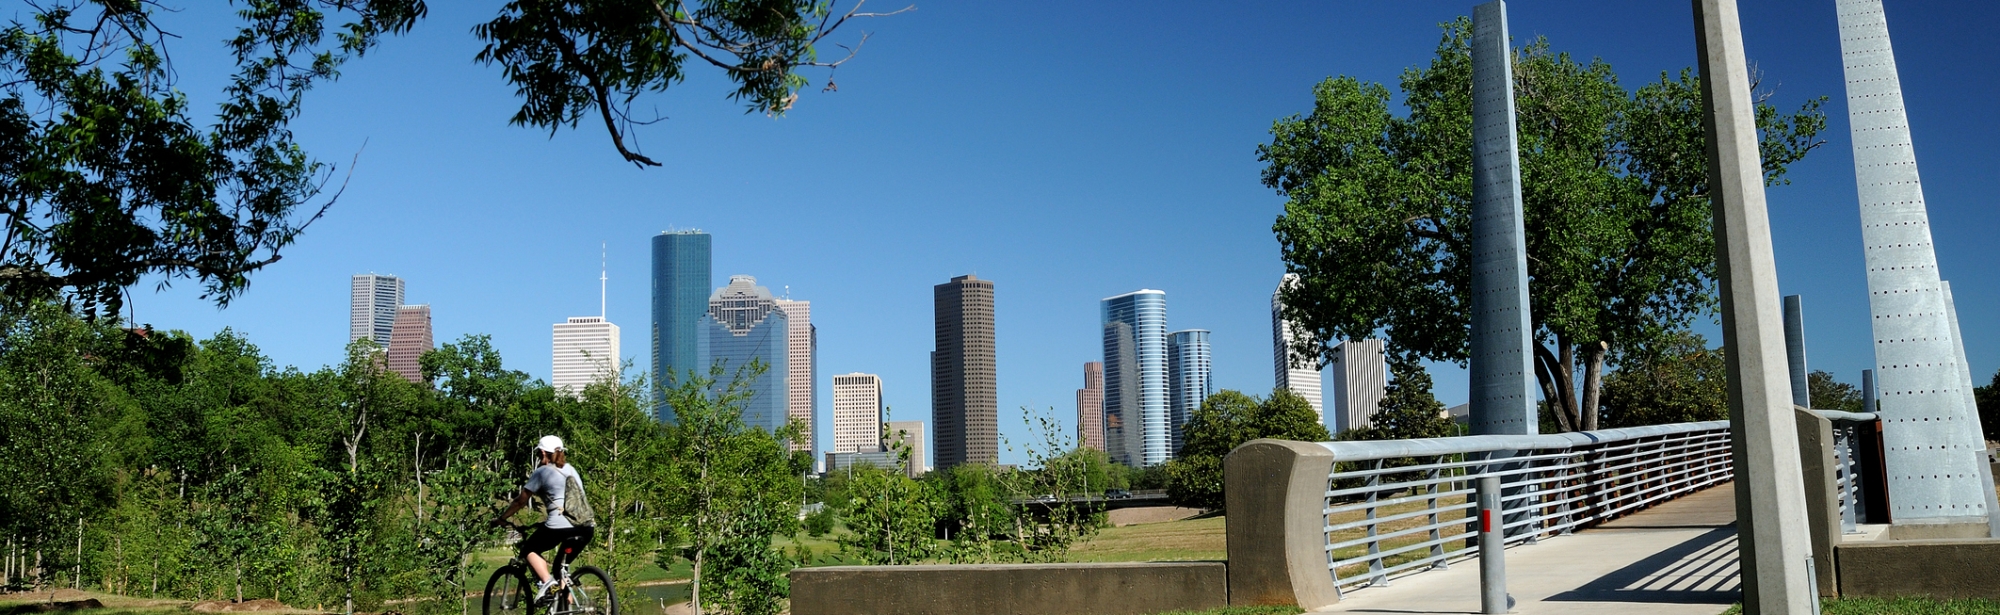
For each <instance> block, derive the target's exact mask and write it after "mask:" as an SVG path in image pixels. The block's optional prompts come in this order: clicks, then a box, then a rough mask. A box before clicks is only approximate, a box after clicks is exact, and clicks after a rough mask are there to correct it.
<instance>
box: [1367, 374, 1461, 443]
mask: <svg viewBox="0 0 2000 615" xmlns="http://www.w3.org/2000/svg"><path fill="white" fill-rule="evenodd" d="M1389 373H1390V375H1391V376H1393V377H1394V378H1395V379H1394V380H1392V381H1390V382H1389V386H1388V388H1387V389H1386V390H1384V391H1383V395H1382V402H1381V404H1380V405H1378V406H1377V410H1376V411H1375V414H1374V415H1372V416H1370V417H1369V423H1370V425H1369V426H1367V427H1361V428H1357V429H1350V430H1347V431H1344V432H1341V433H1340V434H1339V437H1340V439H1342V440H1409V439H1414V438H1443V437H1446V436H1450V435H1452V427H1453V424H1452V421H1451V417H1449V416H1446V415H1445V410H1444V404H1442V403H1438V400H1437V397H1436V396H1433V395H1432V394H1431V374H1430V372H1429V371H1427V370H1425V369H1424V366H1423V365H1420V364H1417V363H1413V362H1408V361H1395V362H1392V363H1390V364H1389Z"/></svg>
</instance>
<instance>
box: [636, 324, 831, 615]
mask: <svg viewBox="0 0 2000 615" xmlns="http://www.w3.org/2000/svg"><path fill="white" fill-rule="evenodd" d="M763 370H764V366H763V365H762V364H760V363H754V362H753V363H752V364H750V365H747V366H744V367H742V368H739V369H737V370H735V372H733V373H730V372H725V371H724V369H723V367H722V365H720V364H717V365H715V366H714V367H712V368H710V370H709V372H708V374H707V375H700V374H690V375H689V377H688V378H686V379H685V380H684V381H681V382H680V383H679V384H678V385H677V386H675V387H673V388H664V389H661V390H660V393H661V395H662V396H663V397H664V399H665V401H666V403H667V405H668V406H670V407H672V408H673V409H674V415H675V422H674V423H673V424H671V425H668V426H667V427H666V428H665V429H664V431H663V438H662V441H661V448H660V452H661V455H662V457H661V458H662V459H667V460H672V463H669V464H665V468H664V470H665V471H664V472H662V473H661V474H660V476H659V478H658V483H657V487H656V489H655V493H656V494H657V495H656V496H655V502H656V505H657V506H658V507H659V510H660V512H662V513H664V514H665V515H666V516H668V517H670V518H675V519H679V520H680V523H679V524H678V526H677V527H676V528H674V530H675V534H676V535H675V536H674V538H675V540H673V541H672V542H675V543H677V544H680V545H681V546H680V548H679V549H677V550H662V551H660V552H659V553H658V555H656V559H655V561H656V563H658V564H659V565H660V567H662V568H665V567H668V566H670V565H672V564H673V561H674V559H675V558H680V559H685V560H687V561H688V562H690V563H692V564H693V565H694V580H693V582H692V584H691V585H690V591H691V593H692V594H693V599H692V601H693V603H694V604H695V606H696V612H697V613H699V612H700V609H701V608H702V607H706V606H710V605H715V606H724V607H726V608H730V609H732V610H738V611H744V610H747V611H748V612H766V611H765V609H767V608H770V609H775V608H776V607H775V606H772V604H771V603H767V601H774V600H778V599H781V598H782V597H783V594H782V593H780V594H776V595H765V594H755V593H754V592H757V591H762V590H765V589H772V590H781V589H782V588H783V587H784V579H783V575H784V572H785V571H786V570H788V569H782V568H778V567H777V564H776V563H774V562H783V561H785V560H784V558H783V554H781V553H778V552H777V551H776V550H775V549H774V548H773V547H772V546H771V541H772V539H773V538H774V537H776V536H779V535H791V534H794V533H796V531H797V529H798V528H797V526H798V510H799V500H800V498H801V497H802V496H803V495H804V493H803V489H804V486H803V485H802V484H801V480H800V478H801V477H802V476H803V475H804V474H805V473H806V470H807V468H810V467H811V463H812V462H811V459H810V458H809V453H805V452H800V453H797V454H792V453H790V452H788V451H787V450H786V448H785V445H784V443H785V442H786V441H789V440H791V439H792V438H794V437H796V434H797V431H798V430H799V429H801V428H802V426H800V425H796V424H794V425H790V426H787V427H786V428H785V429H783V430H780V431H779V433H775V434H774V433H770V432H766V431H763V430H760V429H757V428H754V427H751V426H749V425H748V424H745V423H744V422H743V418H742V409H743V402H744V401H745V400H747V399H749V396H750V395H751V391H750V389H749V383H750V382H752V381H753V380H754V379H755V378H756V377H757V376H758V375H759V374H761V373H762V372H763ZM725 378H727V380H726V382H725ZM656 386H657V385H656ZM705 581H713V583H714V587H713V588H711V591H710V592H709V593H708V595H704V594H703V592H702V590H703V583H704V582H705Z"/></svg>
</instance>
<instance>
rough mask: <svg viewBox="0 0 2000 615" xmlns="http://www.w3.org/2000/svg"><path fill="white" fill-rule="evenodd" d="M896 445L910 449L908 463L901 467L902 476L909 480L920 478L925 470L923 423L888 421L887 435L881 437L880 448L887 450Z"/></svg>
mask: <svg viewBox="0 0 2000 615" xmlns="http://www.w3.org/2000/svg"><path fill="white" fill-rule="evenodd" d="M898 443H901V444H902V445H903V447H904V448H907V449H910V461H909V463H907V464H905V465H904V466H903V472H904V474H906V475H908V476H909V477H910V478H922V477H923V475H924V468H925V464H924V422H923V421H889V433H887V434H883V436H882V448H883V449H884V450H889V449H891V447H893V446H895V445H896V444H898Z"/></svg>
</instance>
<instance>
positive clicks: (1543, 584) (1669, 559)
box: [1321, 483, 1742, 615]
mask: <svg viewBox="0 0 2000 615" xmlns="http://www.w3.org/2000/svg"><path fill="white" fill-rule="evenodd" d="M1735 497H1736V496H1735V487H1734V486H1733V485H1730V484H1728V483H1724V484H1721V485H1717V486H1714V487H1710V488H1708V489H1705V490H1702V491H1701V492H1698V493H1695V494H1692V495H1689V496H1686V497H1683V498H1680V499H1678V500H1674V501H1671V502H1667V503H1665V504H1661V505H1659V506H1656V507H1654V508H1652V509H1649V510H1646V511H1644V512H1640V513H1639V514H1636V515H1632V516H1630V517H1626V518H1623V519H1619V520H1617V521H1614V522H1611V523H1607V524H1605V525H1604V526H1601V527H1598V528H1595V529H1591V530H1587V531H1584V532H1579V533H1577V534H1575V535H1571V536H1563V537H1558V538H1551V539H1546V540H1543V541H1541V542H1540V543H1539V544H1532V545H1523V546H1519V547H1515V548H1512V549H1508V550H1507V582H1508V587H1507V590H1508V593H1510V594H1512V595H1513V597H1514V599H1515V600H1516V604H1515V605H1514V609H1513V612H1515V613H1522V614H1525V615H1534V614H1542V613H1548V614H1566V613H1577V614H1585V613H1588V614H1602V613H1613V614H1616V615H1653V614H1662V615H1681V614H1686V615H1714V614H1716V613H1721V612H1722V611H1724V610H1727V609H1728V608H1729V605H1731V604H1734V603H1736V602H1738V601H1740V600H1742V591H1741V586H1740V585H1739V583H1738V580H1737V569H1736V528H1735V525H1734V524H1735V521H1736V503H1735V502H1736V500H1735ZM1321 612H1327V613H1477V612H1479V563H1478V562H1477V561H1472V560H1465V561H1460V562H1457V563H1454V564H1452V566H1451V568H1450V569H1448V570H1434V571H1430V572H1424V573H1419V574H1414V575H1410V576H1406V577H1399V578H1395V579H1391V580H1390V582H1389V584H1388V586H1386V587H1364V588H1361V589H1358V590H1350V591H1349V592H1347V595H1346V597H1345V599H1343V600H1342V601H1341V602H1340V603H1339V604H1338V605H1335V606H1334V607H1332V608H1329V609H1326V610H1324V611H1321Z"/></svg>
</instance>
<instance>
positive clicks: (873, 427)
mask: <svg viewBox="0 0 2000 615" xmlns="http://www.w3.org/2000/svg"><path fill="white" fill-rule="evenodd" d="M887 418H888V417H887V416H884V415H883V413H882V377H881V376H877V375H875V374H863V373H860V372H855V373H852V374H841V375H839V376H834V377H833V448H830V449H827V452H829V453H867V452H873V451H875V450H878V449H880V448H881V446H882V421H884V420H887Z"/></svg>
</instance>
